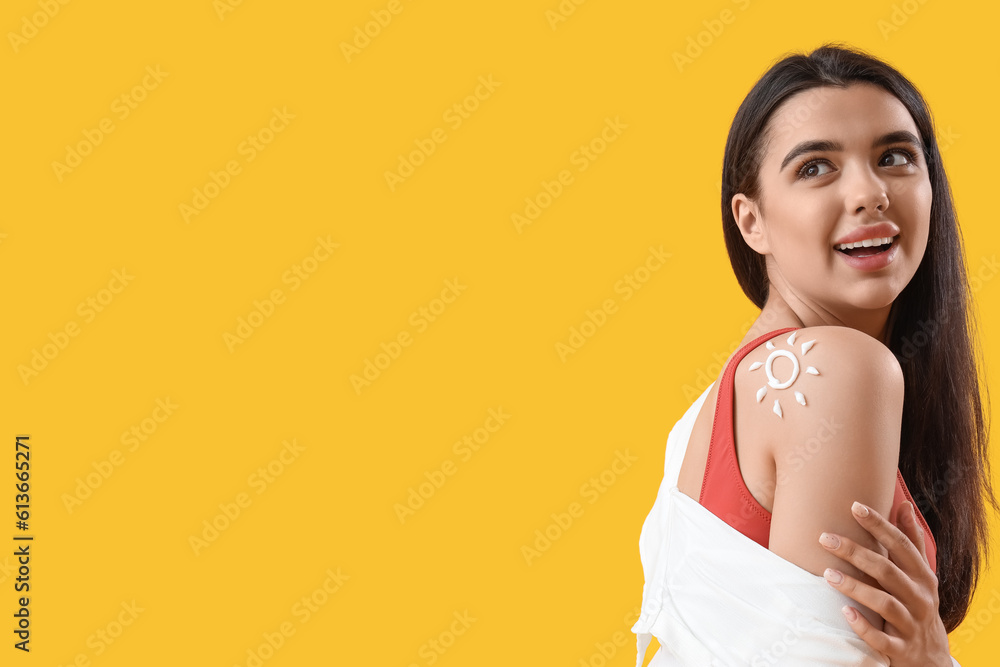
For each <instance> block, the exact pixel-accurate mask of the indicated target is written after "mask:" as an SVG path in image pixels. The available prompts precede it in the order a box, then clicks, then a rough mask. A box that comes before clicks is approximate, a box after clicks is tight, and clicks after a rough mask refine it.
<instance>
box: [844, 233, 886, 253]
mask: <svg viewBox="0 0 1000 667" xmlns="http://www.w3.org/2000/svg"><path fill="white" fill-rule="evenodd" d="M892 238H893V237H891V236H883V237H882V238H874V239H865V240H863V241H856V242H855V243H838V244H837V245H835V246H834V248H835V249H837V250H849V249H850V248H870V247H872V246H877V245H888V244H890V243H892Z"/></svg>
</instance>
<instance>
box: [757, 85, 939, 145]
mask: <svg viewBox="0 0 1000 667" xmlns="http://www.w3.org/2000/svg"><path fill="white" fill-rule="evenodd" d="M899 130H907V131H909V132H911V133H913V134H914V135H916V136H919V132H918V131H917V127H916V123H914V121H913V118H912V117H911V116H910V113H909V111H907V109H906V107H905V106H904V105H903V103H902V102H900V101H899V99H898V98H896V96H895V95H893V94H892V93H890V92H889V91H887V90H885V89H884V88H881V87H880V86H876V85H874V84H868V83H856V84H852V85H850V86H847V87H846V88H844V87H839V86H817V87H814V88H809V89H807V90H803V91H800V92H798V93H796V94H794V95H792V96H791V97H789V98H788V99H786V100H785V101H784V102H782V103H781V105H780V106H779V107H778V108H777V109H776V110H775V111H774V113H773V114H772V116H771V118H770V120H769V122H768V131H767V136H768V142H767V145H768V147H769V149H770V150H769V151H768V153H769V156H770V157H774V156H775V154H781V155H783V154H784V153H785V152H787V151H788V150H789V149H790V148H791V147H792V146H794V145H795V144H798V143H800V142H802V141H831V142H835V143H839V144H842V145H844V146H845V147H848V146H849V145H852V144H857V145H860V146H862V147H863V148H864V149H867V148H869V147H870V146H871V142H872V140H873V139H875V138H877V137H880V136H883V135H885V134H888V133H890V132H895V131H899Z"/></svg>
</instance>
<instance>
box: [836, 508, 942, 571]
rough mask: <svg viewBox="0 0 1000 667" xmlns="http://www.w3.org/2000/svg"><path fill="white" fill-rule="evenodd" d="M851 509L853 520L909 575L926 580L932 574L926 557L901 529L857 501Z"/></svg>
mask: <svg viewBox="0 0 1000 667" xmlns="http://www.w3.org/2000/svg"><path fill="white" fill-rule="evenodd" d="M851 511H852V513H853V514H854V518H855V520H857V522H858V523H860V524H861V525H862V527H863V528H864V529H865V530H867V531H868V532H869V533H871V534H872V536H873V537H874V538H875V539H876V540H878V541H879V543H880V544H881V545H882V546H883V547H885V548H886V549H888V550H889V555H890V556H892V561H893V562H894V563H896V564H897V565H899V567H900V568H901V569H902V570H903V571H905V572H906V573H907V574H908V575H909V576H910V577H912V578H916V579H921V580H925V581H926V580H927V579H928V576H930V575H932V574H933V573H932V572H931V569H930V566H929V565H928V564H927V558H926V557H925V556H922V555H920V551H919V550H918V549H917V547H916V545H915V544H914V543H913V541H912V540H911V539H910V538H909V537H908V536H907V535H906V534H905V533H904V532H903V531H901V530H900V529H899V528H897V527H896V526H894V525H892V524H891V523H889V521H888V520H886V518H885V517H884V516H882V515H881V514H879V513H878V512H876V511H875V510H873V509H871V508H870V507H867V506H865V505H862V504H861V503H858V502H856V503H854V505H853V506H852V507H851ZM873 576H874V575H873Z"/></svg>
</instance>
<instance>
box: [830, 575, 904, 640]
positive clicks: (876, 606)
mask: <svg viewBox="0 0 1000 667" xmlns="http://www.w3.org/2000/svg"><path fill="white" fill-rule="evenodd" d="M823 577H824V578H825V579H826V581H827V583H829V584H830V585H831V586H833V587H834V588H836V589H837V590H838V591H840V592H841V593H843V594H844V595H846V596H847V597H849V598H851V599H852V600H854V601H855V602H857V603H859V604H862V605H864V606H866V607H868V608H869V609H871V610H872V611H874V612H875V613H876V614H878V615H879V616H881V617H882V618H883V619H884V620H885V621H886V622H887V623H890V624H892V626H893V627H894V628H897V629H899V630H903V631H904V634H907V633H909V632H910V631H911V630H913V629H914V628H915V625H916V623H915V620H914V618H913V615H912V614H910V612H909V610H908V609H907V608H906V607H905V606H903V604H902V603H901V602H900V601H899V600H897V599H896V598H895V597H893V596H892V595H890V594H889V593H886V592H885V591H883V590H880V589H878V588H875V587H874V586H869V585H868V584H866V583H864V582H863V581H859V580H857V579H855V578H854V577H852V576H850V575H847V574H844V573H843V572H841V571H840V570H835V569H833V568H829V567H828V568H826V570H825V571H824V572H823Z"/></svg>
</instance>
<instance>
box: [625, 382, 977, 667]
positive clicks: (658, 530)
mask: <svg viewBox="0 0 1000 667" xmlns="http://www.w3.org/2000/svg"><path fill="white" fill-rule="evenodd" d="M714 384H715V383H712V385H709V386H708V388H707V389H705V391H704V392H703V393H702V395H701V396H700V397H698V399H697V400H695V402H694V403H693V404H692V405H691V407H690V408H688V410H687V412H685V413H684V416H683V417H681V418H680V419H679V420H678V421H677V423H676V424H675V425H674V427H673V428H672V429H671V431H670V435H669V436H668V437H667V446H666V456H665V460H664V467H663V480H662V482H661V483H660V488H659V490H658V491H657V495H656V501H655V502H654V503H653V507H652V509H651V510H650V511H649V514H648V515H647V517H646V520H645V522H644V523H643V525H642V532H641V533H640V535H639V555H640V558H641V560H642V571H643V575H644V579H645V581H644V584H643V588H642V607H641V613H640V615H639V619H638V620H637V621H636V623H635V625H634V626H633V627H632V632H634V633H636V648H637V656H636V667H642V662H643V659H644V657H645V654H646V649H647V647H648V646H649V643H650V641H651V639H652V637H653V636H655V637H656V638H657V640H658V641H659V642H660V645H661V648H660V650H658V651H657V653H656V655H655V656H654V657H653V660H652V662H651V663H650V667H671V666H677V665H706V666H710V667H714V666H721V665H750V666H751V667H758V666H760V667H763V666H767V667H771V666H773V665H815V664H824V665H855V666H864V667H876V666H878V667H886V666H887V665H888V664H889V660H888V658H887V657H886V656H885V655H884V654H882V653H879V652H877V651H875V650H874V649H872V648H871V647H869V646H868V645H867V644H866V643H865V642H864V640H862V639H861V638H860V637H859V636H858V635H857V633H855V632H854V630H853V629H852V628H851V626H850V625H848V623H847V620H846V619H845V618H844V616H843V614H842V613H841V611H840V609H841V607H843V606H844V605H845V604H851V605H856V604H857V603H856V602H854V600H852V599H851V598H849V597H847V596H846V595H844V594H843V593H841V592H840V591H838V590H836V589H834V588H833V587H831V586H830V585H829V584H827V583H826V580H825V579H824V578H823V577H821V576H817V575H814V574H812V573H811V572H809V571H807V570H804V569H802V568H801V567H799V566H798V565H795V564H794V563H792V562H791V561H787V560H785V559H784V558H782V557H780V556H778V555H777V554H775V553H774V552H772V551H770V550H768V549H766V548H764V547H762V546H761V545H760V544H758V543H757V542H755V541H753V540H752V539H750V538H748V537H746V536H745V535H743V534H742V533H740V532H739V531H738V530H736V529H735V528H733V527H732V526H730V525H729V524H727V523H726V522H725V521H723V520H722V519H720V518H718V517H717V516H715V515H714V514H712V512H711V511H709V510H708V509H707V508H705V507H704V506H702V505H701V504H699V503H698V502H697V501H696V500H694V499H693V498H691V497H689V496H687V495H685V494H683V493H681V492H680V490H678V488H677V478H678V476H679V474H680V468H681V463H682V462H683V461H684V453H685V451H687V444H688V440H689V439H690V438H691V431H692V429H693V427H694V421H695V418H696V417H697V416H698V412H699V411H700V410H701V407H702V405H703V404H704V402H705V399H706V398H707V397H708V394H709V392H711V390H712V386H713V385H714ZM952 664H953V665H955V666H958V662H957V661H955V659H954V658H952Z"/></svg>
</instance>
